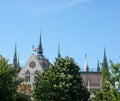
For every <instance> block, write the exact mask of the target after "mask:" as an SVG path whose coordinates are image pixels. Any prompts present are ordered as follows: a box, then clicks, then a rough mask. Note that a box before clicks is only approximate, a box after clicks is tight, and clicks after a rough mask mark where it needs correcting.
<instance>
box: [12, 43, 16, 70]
mask: <svg viewBox="0 0 120 101" xmlns="http://www.w3.org/2000/svg"><path fill="white" fill-rule="evenodd" d="M13 65H14V67H15V68H16V67H17V46H16V44H15V51H14V57H13Z"/></svg>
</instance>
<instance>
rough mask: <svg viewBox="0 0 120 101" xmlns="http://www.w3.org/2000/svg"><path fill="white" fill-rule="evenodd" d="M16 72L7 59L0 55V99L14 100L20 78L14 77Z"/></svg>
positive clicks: (0, 100)
mask: <svg viewBox="0 0 120 101" xmlns="http://www.w3.org/2000/svg"><path fill="white" fill-rule="evenodd" d="M16 72H17V70H15V69H14V68H13V67H11V65H9V64H8V60H6V59H5V58H4V57H2V56H0V101H14V98H15V96H16V94H17V88H18V85H19V84H20V80H17V78H16Z"/></svg>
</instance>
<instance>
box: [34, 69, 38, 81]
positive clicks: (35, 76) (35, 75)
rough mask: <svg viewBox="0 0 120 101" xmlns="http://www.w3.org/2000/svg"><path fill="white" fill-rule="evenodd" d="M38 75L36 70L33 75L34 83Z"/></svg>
mask: <svg viewBox="0 0 120 101" xmlns="http://www.w3.org/2000/svg"><path fill="white" fill-rule="evenodd" d="M38 73H39V71H38V70H36V71H35V73H34V82H36V81H37V75H38Z"/></svg>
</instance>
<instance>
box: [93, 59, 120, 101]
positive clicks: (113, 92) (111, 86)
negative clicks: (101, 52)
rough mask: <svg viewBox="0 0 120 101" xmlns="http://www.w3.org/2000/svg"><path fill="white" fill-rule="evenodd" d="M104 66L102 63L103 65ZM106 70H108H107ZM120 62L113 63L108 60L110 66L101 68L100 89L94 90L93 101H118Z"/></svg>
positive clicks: (119, 95) (119, 98)
mask: <svg viewBox="0 0 120 101" xmlns="http://www.w3.org/2000/svg"><path fill="white" fill-rule="evenodd" d="M103 66H104V65H103ZM108 70H109V71H110V72H108ZM119 70H120V63H116V64H114V63H113V62H112V61H110V66H109V67H107V68H104V67H103V68H102V85H101V91H97V90H96V91H95V92H94V94H95V97H94V98H93V99H92V100H93V101H120V92H118V90H119V88H120V71H119Z"/></svg>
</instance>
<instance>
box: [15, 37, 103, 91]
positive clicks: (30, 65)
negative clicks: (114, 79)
mask: <svg viewBox="0 0 120 101" xmlns="http://www.w3.org/2000/svg"><path fill="white" fill-rule="evenodd" d="M35 51H36V53H37V54H35ZM16 54H17V52H16V45H15V53H14V59H13V65H14V67H15V68H16V67H17V66H18V67H19V58H18V59H17V55H16ZM59 57H61V54H60V46H58V58H59ZM49 65H50V62H49V60H48V59H46V57H45V56H44V55H43V48H42V41H41V35H40V41H39V45H38V47H37V48H34V47H33V52H32V53H31V55H30V57H29V59H28V60H27V62H26V63H25V65H24V67H22V68H21V70H20V72H19V73H18V77H19V78H22V79H23V82H22V84H27V85H30V87H31V88H32V89H33V88H34V83H35V82H36V77H37V74H38V73H40V72H41V73H42V72H44V70H45V69H46V68H47V67H48V66H49ZM98 67H99V64H98ZM81 76H82V78H83V84H84V86H85V87H87V88H88V90H91V89H100V84H101V79H102V76H101V72H100V69H99V68H98V71H96V72H92V71H89V66H88V62H87V55H85V65H84V71H81Z"/></svg>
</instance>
